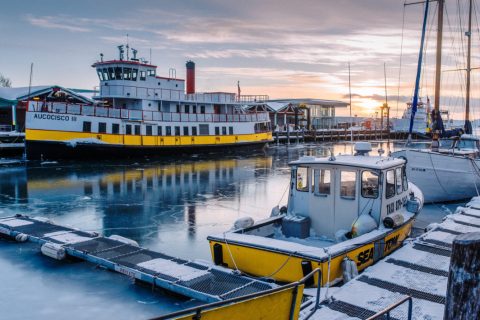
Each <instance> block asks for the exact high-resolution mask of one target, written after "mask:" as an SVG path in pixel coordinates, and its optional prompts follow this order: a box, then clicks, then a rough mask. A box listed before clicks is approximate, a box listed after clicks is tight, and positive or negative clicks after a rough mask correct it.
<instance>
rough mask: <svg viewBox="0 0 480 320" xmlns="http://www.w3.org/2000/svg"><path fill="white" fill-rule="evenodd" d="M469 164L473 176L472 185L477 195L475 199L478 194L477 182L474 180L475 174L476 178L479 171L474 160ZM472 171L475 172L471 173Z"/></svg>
mask: <svg viewBox="0 0 480 320" xmlns="http://www.w3.org/2000/svg"><path fill="white" fill-rule="evenodd" d="M470 162H471V163H472V173H473V174H474V176H473V185H474V186H475V192H476V193H477V197H478V196H479V195H480V194H479V193H478V188H477V182H476V179H475V173H476V174H477V176H478V173H479V171H480V169H479V168H478V166H477V163H476V162H475V160H474V159H470ZM473 170H475V172H473Z"/></svg>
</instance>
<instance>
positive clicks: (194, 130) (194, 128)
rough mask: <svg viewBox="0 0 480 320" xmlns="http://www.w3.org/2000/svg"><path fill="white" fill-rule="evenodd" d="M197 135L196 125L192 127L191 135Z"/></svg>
mask: <svg viewBox="0 0 480 320" xmlns="http://www.w3.org/2000/svg"><path fill="white" fill-rule="evenodd" d="M196 135H197V127H192V136H196Z"/></svg>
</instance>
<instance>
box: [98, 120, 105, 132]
mask: <svg viewBox="0 0 480 320" xmlns="http://www.w3.org/2000/svg"><path fill="white" fill-rule="evenodd" d="M98 133H107V123H106V122H99V123H98Z"/></svg>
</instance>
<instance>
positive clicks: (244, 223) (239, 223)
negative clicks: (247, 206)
mask: <svg viewBox="0 0 480 320" xmlns="http://www.w3.org/2000/svg"><path fill="white" fill-rule="evenodd" d="M254 224H255V221H253V218H252V217H242V218H238V219H237V220H236V221H235V222H234V224H233V228H234V229H235V230H236V229H245V228H248V227H251V226H253V225H254Z"/></svg>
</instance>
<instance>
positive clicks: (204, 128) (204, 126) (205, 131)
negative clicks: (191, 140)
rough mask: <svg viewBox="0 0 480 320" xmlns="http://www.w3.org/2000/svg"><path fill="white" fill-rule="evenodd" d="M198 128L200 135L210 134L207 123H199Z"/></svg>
mask: <svg viewBox="0 0 480 320" xmlns="http://www.w3.org/2000/svg"><path fill="white" fill-rule="evenodd" d="M198 128H199V129H200V135H201V136H208V135H209V134H210V130H209V127H208V124H200V125H198Z"/></svg>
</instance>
